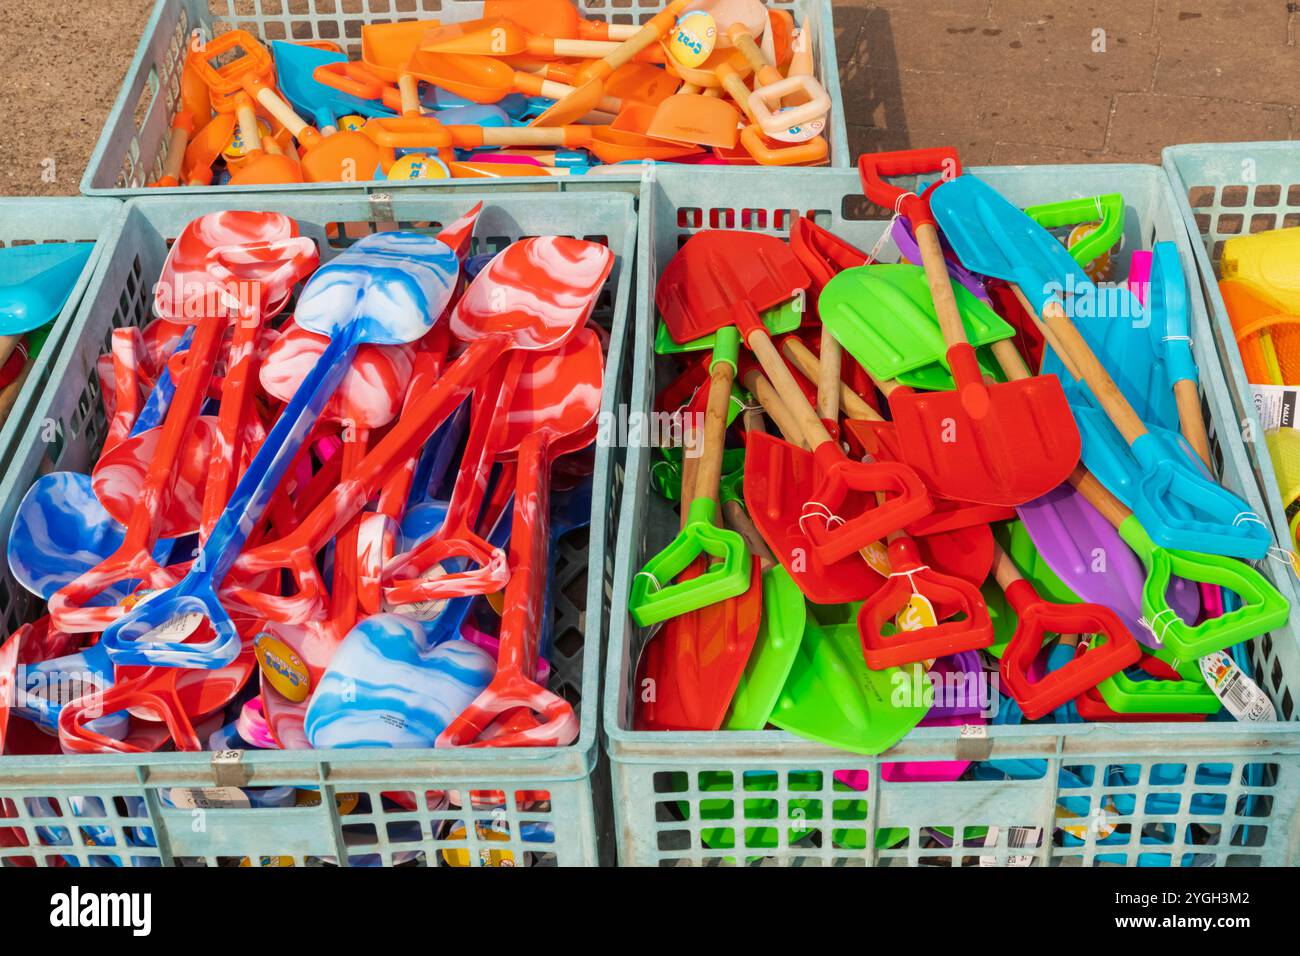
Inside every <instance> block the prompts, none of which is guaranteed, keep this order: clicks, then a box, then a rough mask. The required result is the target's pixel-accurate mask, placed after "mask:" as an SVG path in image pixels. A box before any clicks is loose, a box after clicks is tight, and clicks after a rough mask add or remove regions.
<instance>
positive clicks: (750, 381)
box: [740, 368, 808, 451]
mask: <svg viewBox="0 0 1300 956" xmlns="http://www.w3.org/2000/svg"><path fill="white" fill-rule="evenodd" d="M740 383H741V384H742V385H744V386H745V388H747V389H749V390H750V391H751V392H753V393H754V397H755V398H757V399H758V403H759V404H760V405H762V406H763V411H765V412H767V415H768V417H769V418H771V419H772V421H773V423H775V425H776V429H777V431H779V432H780V433H781V437H782V438H784V439H785V440H786V441H788V442H789V443H790V444H792V445H797V446H799V447H800V448H802V449H803V450H804V451H808V443H807V442H806V441H804V438H803V435H802V434H801V433H800V432H799V424H798V423H797V422H796V421H795V420H794V419H793V418H791V417H790V413H789V412H788V411H786V408H785V405H784V404H782V402H781V397H780V396H779V395H777V394H776V389H774V388H773V387H772V383H771V382H769V381H768V380H767V379H766V378H765V377H764V376H763V373H762V372H760V371H759V370H758V369H756V368H754V369H750V370H749V371H748V372H746V373H745V374H744V375H742V376H741V378H740Z"/></svg>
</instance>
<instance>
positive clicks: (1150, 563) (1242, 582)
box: [1116, 516, 1291, 709]
mask: <svg viewBox="0 0 1300 956" xmlns="http://www.w3.org/2000/svg"><path fill="white" fill-rule="evenodd" d="M1119 534H1120V537H1121V538H1123V539H1124V541H1125V543H1126V544H1128V546H1129V547H1130V548H1132V549H1133V550H1134V551H1136V552H1137V554H1138V556H1139V557H1140V558H1141V559H1142V562H1143V564H1145V565H1146V567H1147V577H1146V581H1145V582H1144V584H1143V586H1142V613H1143V615H1144V616H1145V618H1146V621H1147V623H1148V625H1149V626H1150V628H1151V630H1152V632H1153V633H1154V634H1155V636H1156V639H1157V640H1158V641H1159V642H1160V644H1161V645H1162V646H1163V647H1165V648H1167V649H1168V650H1169V651H1170V652H1171V653H1172V654H1173V655H1174V656H1176V657H1177V659H1178V660H1180V661H1184V662H1188V661H1195V660H1196V659H1198V658H1200V657H1204V656H1205V655H1206V654H1212V653H1214V652H1215V651H1221V650H1226V649H1227V648H1229V647H1232V646H1233V645H1234V644H1239V643H1241V642H1242V641H1248V640H1252V639H1253V638H1256V637H1259V636H1261V635H1263V634H1265V633H1267V632H1268V631H1270V630H1272V629H1273V628H1275V627H1281V626H1282V625H1283V624H1285V623H1286V620H1287V617H1288V616H1289V615H1290V610H1291V608H1290V604H1289V603H1288V602H1287V600H1286V598H1284V597H1282V595H1281V594H1279V593H1278V591H1277V589H1276V588H1274V587H1273V585H1271V584H1269V582H1268V581H1267V580H1266V579H1265V578H1264V576H1263V575H1261V574H1260V573H1259V572H1258V571H1256V570H1255V569H1254V568H1252V567H1251V566H1250V565H1248V564H1243V563H1242V562H1240V561H1234V560H1232V559H1231V558H1225V557H1221V556H1219V555H1214V554H1199V553H1196V552H1191V551H1178V550H1173V549H1169V548H1161V547H1157V546H1156V545H1155V544H1153V543H1152V541H1151V538H1150V536H1148V535H1147V533H1146V531H1145V530H1144V529H1143V527H1142V525H1141V524H1140V523H1139V522H1138V520H1137V518H1136V517H1133V516H1130V517H1129V518H1128V519H1126V520H1125V521H1124V522H1123V523H1122V524H1121V525H1120V527H1119ZM1175 577H1179V578H1183V579H1185V580H1188V581H1192V582H1195V583H1203V584H1211V585H1217V586H1218V587H1221V588H1224V589H1226V590H1228V591H1231V592H1233V593H1234V594H1236V595H1237V597H1238V598H1239V600H1240V603H1241V606H1240V607H1237V608H1235V609H1234V610H1232V611H1229V612H1228V613H1227V614H1224V615H1222V616H1221V617H1215V618H1209V619H1207V620H1205V621H1202V622H1201V623H1200V624H1195V625H1192V624H1188V623H1187V622H1186V621H1184V620H1183V619H1182V618H1181V617H1180V616H1179V615H1178V614H1177V612H1175V611H1174V609H1173V608H1172V607H1170V605H1169V601H1168V597H1167V595H1168V593H1169V587H1170V583H1171V582H1172V580H1173V579H1174V578H1175ZM1116 709H1118V708H1116Z"/></svg>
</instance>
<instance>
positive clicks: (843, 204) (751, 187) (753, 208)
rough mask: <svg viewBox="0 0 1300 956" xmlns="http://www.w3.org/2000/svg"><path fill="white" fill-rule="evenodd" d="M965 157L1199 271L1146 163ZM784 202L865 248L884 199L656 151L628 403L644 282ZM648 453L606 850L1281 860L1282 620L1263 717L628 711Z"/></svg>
mask: <svg viewBox="0 0 1300 956" xmlns="http://www.w3.org/2000/svg"><path fill="white" fill-rule="evenodd" d="M973 172H974V174H975V175H978V176H980V177H981V178H983V179H985V180H987V181H988V182H989V183H990V184H991V185H993V186H994V187H996V188H997V189H998V190H999V191H1000V192H1002V193H1003V194H1004V195H1006V196H1007V197H1008V198H1009V199H1011V200H1012V201H1013V202H1015V203H1017V204H1019V205H1021V206H1027V205H1030V204H1034V203H1041V202H1047V201H1050V200H1059V199H1067V198H1073V197H1083V196H1092V195H1097V194H1101V193H1110V192H1120V193H1122V194H1123V195H1124V198H1125V203H1126V207H1127V208H1126V225H1125V233H1124V237H1123V243H1124V248H1125V249H1129V250H1132V249H1141V248H1150V247H1151V244H1152V242H1153V241H1156V240H1173V241H1175V242H1176V243H1177V244H1178V248H1179V251H1180V254H1181V259H1182V265H1183V269H1184V270H1185V272H1186V274H1187V275H1189V276H1194V275H1195V271H1194V270H1195V266H1194V262H1193V253H1192V249H1191V245H1190V243H1189V241H1188V239H1187V236H1186V233H1185V230H1184V229H1183V225H1182V220H1181V217H1180V216H1179V214H1178V212H1177V208H1176V205H1175V202H1174V197H1173V195H1172V193H1171V192H1170V190H1169V184H1168V181H1167V179H1166V178H1165V176H1164V174H1163V172H1162V171H1161V170H1160V169H1159V167H1156V166H1136V165H1124V166H1119V165H1096V166H1030V167H1017V168H1010V167H992V168H984V169H975V170H973ZM799 212H804V213H809V214H812V215H814V216H815V218H816V219H817V221H818V222H819V223H821V224H822V225H824V226H826V227H828V228H830V229H832V230H834V231H835V232H836V233H838V234H840V235H842V236H844V238H846V239H848V240H849V241H850V242H853V243H854V244H856V245H857V246H858V247H859V248H862V249H871V248H872V246H873V245H874V244H875V242H876V240H877V238H878V237H879V236H880V235H881V234H882V232H883V229H884V227H885V223H884V222H883V221H881V220H880V219H867V218H864V216H866V215H871V214H873V213H874V214H878V213H879V211H878V210H871V209H869V208H868V206H867V204H866V203H865V202H864V201H862V199H861V197H860V186H859V183H858V178H857V176H856V173H855V172H850V171H838V170H807V171H803V172H801V173H800V174H799V175H798V177H797V178H791V177H775V176H773V175H772V174H771V173H768V172H767V171H762V170H759V171H748V170H744V171H737V170H729V171H727V173H726V175H725V176H718V175H714V174H713V173H712V172H710V171H693V172H691V173H688V174H685V175H682V174H679V172H678V171H677V170H672V169H665V170H661V171H660V172H659V175H658V176H657V178H656V180H655V182H654V183H653V184H648V185H647V187H646V189H645V192H644V194H643V198H642V202H641V222H640V229H641V241H640V252H639V265H638V276H637V283H638V311H637V326H636V360H635V367H636V376H637V378H636V382H635V383H634V385H633V388H632V402H633V408H634V409H636V410H640V411H642V412H648V411H649V409H650V408H651V403H652V400H653V396H654V394H655V391H656V370H657V369H656V366H657V361H656V357H655V355H654V352H653V347H652V338H653V322H654V319H655V316H654V310H653V301H654V300H653V291H654V283H655V279H656V277H657V276H658V275H659V273H660V271H661V269H662V268H663V265H664V263H665V262H666V261H667V260H668V258H669V257H670V256H671V255H672V254H673V253H674V252H675V251H676V250H677V249H678V248H679V246H680V244H681V242H682V241H683V240H684V239H685V238H686V237H688V236H689V235H690V234H692V233H694V232H696V231H697V230H700V229H705V228H723V229H747V230H755V231H758V232H765V233H773V234H777V235H785V234H787V233H788V230H789V227H790V223H791V219H792V217H793V216H794V215H797V214H798V213H799ZM881 257H882V258H885V259H889V258H897V250H896V249H895V248H894V247H893V246H892V244H891V245H888V246H886V247H885V250H884V251H882V253H881ZM1116 259H1117V260H1120V261H1117V272H1118V274H1117V275H1116V278H1118V279H1122V278H1123V270H1124V269H1125V268H1126V267H1127V261H1126V260H1127V257H1126V256H1121V257H1116ZM1192 335H1193V338H1194V340H1195V342H1194V349H1195V355H1196V359H1197V362H1198V364H1199V365H1200V369H1201V387H1202V405H1203V409H1204V410H1205V411H1206V412H1207V413H1208V415H1209V420H1210V421H1211V423H1212V424H1211V443H1212V447H1213V455H1214V460H1215V462H1216V464H1217V465H1218V466H1219V468H1220V470H1221V472H1222V474H1223V481H1224V483H1225V484H1226V485H1227V486H1228V487H1230V488H1231V489H1232V490H1234V491H1236V492H1237V493H1238V494H1241V495H1242V496H1243V497H1244V498H1245V499H1246V501H1247V502H1249V503H1250V504H1251V505H1252V506H1253V507H1255V508H1257V509H1259V508H1262V507H1263V504H1262V502H1261V501H1260V497H1259V492H1258V489H1257V488H1256V487H1255V483H1254V479H1253V477H1252V474H1251V470H1250V466H1249V462H1248V459H1247V456H1246V450H1245V449H1244V448H1243V447H1242V444H1241V441H1240V435H1239V432H1238V430H1237V429H1236V427H1235V424H1234V423H1235V421H1236V419H1235V415H1234V412H1233V409H1232V404H1231V401H1230V399H1229V393H1228V390H1227V386H1226V385H1225V384H1224V381H1223V376H1222V372H1221V370H1220V368H1219V365H1218V361H1217V359H1216V357H1215V351H1214V348H1213V345H1212V344H1211V342H1212V340H1211V338H1210V331H1209V319H1208V316H1207V314H1206V311H1205V309H1204V306H1203V304H1202V303H1200V301H1199V300H1198V299H1197V298H1196V297H1193V325H1192ZM665 371H666V368H665ZM1216 426H1217V427H1216ZM653 455H654V451H653V449H651V448H649V447H633V448H631V449H629V451H628V459H627V483H626V485H625V487H624V496H623V512H622V515H621V516H620V519H619V527H620V532H619V552H618V562H617V568H616V571H615V583H614V594H613V599H612V600H613V607H612V609H611V623H610V641H609V652H608V662H607V669H606V674H605V688H606V696H605V703H604V720H605V732H606V735H607V749H608V752H609V758H610V766H611V777H612V782H613V795H614V807H615V816H616V823H617V826H616V830H615V832H616V833H617V835H618V856H619V860H620V862H621V863H622V864H625V865H636V866H681V865H715V866H716V865H755V864H758V865H812V866H821V865H824V866H852V865H859V866H860V865H877V866H899V865H927V864H928V865H937V866H988V865H993V866H1001V865H1033V866H1049V865H1055V866H1103V865H1128V866H1134V865H1147V866H1212V865H1278V864H1282V863H1285V862H1288V861H1294V860H1295V854H1296V849H1297V841H1298V833H1297V827H1298V826H1300V814H1297V800H1298V799H1300V789H1298V788H1300V725H1298V724H1296V723H1294V721H1295V720H1296V719H1297V713H1296V710H1297V708H1296V701H1297V700H1298V699H1300V697H1298V694H1300V647H1298V645H1297V641H1296V634H1295V631H1294V629H1293V628H1292V627H1287V628H1285V629H1282V630H1279V631H1275V632H1273V633H1272V634H1270V635H1266V636H1264V637H1261V638H1259V639H1257V640H1255V641H1254V642H1252V647H1251V649H1250V652H1251V653H1250V657H1251V662H1252V664H1253V668H1254V673H1255V675H1256V676H1257V679H1258V680H1259V682H1260V684H1261V685H1262V686H1264V687H1265V688H1266V690H1267V691H1268V693H1269V694H1270V696H1271V697H1272V699H1273V701H1274V703H1275V704H1276V705H1277V707H1278V712H1279V714H1280V716H1281V718H1282V719H1281V720H1280V721H1278V722H1276V723H1270V724H1256V725H1253V726H1245V725H1240V724H1236V723H1231V722H1229V723H1206V724H1169V723H1165V724H1105V723H1098V724H1075V725H1060V726H1056V725H1046V726H1044V725H1035V726H1015V727H991V726H990V727H987V728H983V729H973V730H970V731H964V730H963V729H960V728H955V727H954V728H924V729H921V730H917V731H914V732H913V733H911V734H910V735H908V737H907V738H906V739H905V740H904V741H903V742H901V743H900V744H899V745H898V746H896V747H895V748H893V749H892V750H890V751H889V752H888V753H887V754H884V755H880V756H877V757H873V758H868V757H862V756H858V755H854V754H850V753H846V752H844V751H840V750H836V749H834V748H830V747H826V746H823V745H820V744H815V743H812V742H810V741H806V740H803V739H801V738H799V737H796V736H793V735H791V734H788V733H784V732H780V731H776V730H769V731H763V732H757V733H755V732H746V733H727V732H715V733H703V732H698V733H685V732H667V733H649V732H637V731H633V730H631V729H630V727H631V713H632V697H631V693H632V691H633V688H632V687H631V682H632V678H633V676H634V674H635V666H636V661H637V658H638V656H639V654H640V652H641V650H642V647H643V645H644V642H645V639H646V633H645V632H644V631H642V630H639V629H638V628H637V627H636V626H635V625H634V624H633V622H632V621H631V619H630V618H629V616H628V615H627V613H626V610H625V608H626V606H627V597H628V593H629V589H630V585H631V581H632V578H633V576H634V575H635V573H636V571H637V569H638V568H640V567H641V566H642V565H643V563H644V561H645V559H646V558H647V557H648V556H649V555H650V554H653V553H655V552H656V551H658V550H659V548H660V547H662V546H663V544H665V543H666V542H667V541H668V540H670V539H671V538H672V537H673V535H674V534H675V532H676V529H677V517H676V515H675V514H674V513H673V512H672V511H671V510H670V508H669V507H668V505H667V504H666V503H665V502H664V501H662V499H660V498H659V496H658V495H656V494H655V492H654V491H653V489H652V486H651V482H650V477H649V467H650V464H651V462H652V461H653ZM1276 569H1277V566H1276V565H1275V566H1273V567H1272V568H1267V569H1266V570H1268V571H1270V572H1275V571H1276ZM953 760H960V761H970V762H972V764H973V765H974V766H973V767H972V768H971V769H970V770H969V771H968V773H967V777H972V776H975V775H979V778H978V779H963V780H960V781H956V782H952V783H937V782H906V783H902V782H889V781H883V780H882V779H881V774H880V768H881V765H882V764H884V763H889V762H893V761H918V762H925V761H953ZM861 770H866V771H868V773H869V776H868V781H867V786H866V788H865V789H863V790H854V789H850V788H849V787H847V786H845V785H844V784H842V783H839V782H837V780H836V773H837V772H841V771H861ZM1008 771H1011V776H1006V774H1007V773H1008ZM1058 816H1073V817H1077V818H1080V819H1079V820H1078V821H1077V822H1071V823H1070V824H1069V825H1070V826H1072V827H1077V828H1079V829H1078V833H1077V835H1075V834H1071V833H1069V832H1065V831H1060V830H1058V829H1057V827H1058V825H1059V821H1058ZM1090 827H1091V829H1090Z"/></svg>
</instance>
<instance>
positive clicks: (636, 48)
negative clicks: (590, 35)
mask: <svg viewBox="0 0 1300 956" xmlns="http://www.w3.org/2000/svg"><path fill="white" fill-rule="evenodd" d="M689 2H690V0H673V2H672V3H670V4H668V6H666V7H664V9H662V10H660V11H659V12H658V13H656V14H655V15H654V16H653V17H651V18H650V19H649V20H647V21H646V22H645V24H644V25H643V26H642V27H641V29H639V30H637V31H636V33H634V34H632V36H630V37H628V38H627V39H626V40H624V41H623V42H622V43H620V44H619V45H618V49H616V50H615V51H614V52H613V53H610V54H609V55H608V56H606V57H605V58H604V59H601V60H597V61H595V62H594V63H591V64H589V65H588V66H586V67H584V68H583V70H582V73H581V76H582V79H583V81H584V82H585V81H587V80H591V79H594V78H596V77H600V78H601V79H604V78H605V77H607V76H609V75H610V74H611V73H613V72H614V71H615V70H617V69H618V68H619V67H620V66H622V65H623V64H625V63H628V62H630V61H631V60H632V58H633V57H635V56H636V55H637V54H638V53H640V52H641V51H642V50H644V49H645V48H646V47H648V46H650V44H652V43H654V42H655V41H657V40H658V39H659V38H660V37H661V36H663V35H664V34H665V33H667V32H668V29H669V28H670V27H671V26H672V25H673V23H674V21H676V19H677V16H678V14H680V13H681V12H682V11H683V10H684V9H686V5H687V3H689Z"/></svg>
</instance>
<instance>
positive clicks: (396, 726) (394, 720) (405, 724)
mask: <svg viewBox="0 0 1300 956" xmlns="http://www.w3.org/2000/svg"><path fill="white" fill-rule="evenodd" d="M495 670H496V664H495V663H494V662H493V660H492V657H491V655H489V654H488V653H487V652H486V651H484V650H482V649H480V648H478V647H475V646H474V645H473V644H471V643H469V642H468V641H464V640H460V639H456V640H451V641H444V642H443V643H441V644H439V645H438V646H437V647H434V648H432V649H430V648H429V645H428V638H427V637H426V636H425V633H424V629H423V628H422V627H421V626H420V624H419V623H418V622H416V621H412V620H410V619H409V618H405V617H402V616H400V615H398V614H376V615H375V616H374V617H370V618H367V619H366V620H364V621H362V622H361V623H360V624H358V625H357V626H356V627H354V628H353V629H352V630H351V631H350V632H348V636H347V637H345V638H344V639H343V643H341V644H340V645H339V648H338V651H336V652H335V654H334V659H333V660H332V661H331V662H330V666H329V668H328V669H327V670H326V671H325V673H324V674H323V675H321V679H320V682H319V683H318V684H317V685H316V691H315V693H314V694H313V695H312V698H311V703H310V704H308V706H307V716H306V719H305V721H304V725H303V729H304V731H305V732H306V734H307V739H308V741H310V743H311V745H312V746H313V747H316V748H318V749H320V748H325V747H432V746H433V744H434V741H435V740H436V739H437V737H438V735H439V734H440V733H442V731H443V730H444V729H445V728H446V726H447V725H448V724H449V723H451V721H452V720H454V719H455V718H456V717H457V716H458V715H459V714H460V712H461V711H463V710H464V709H465V708H466V707H467V706H469V704H470V703H471V702H472V701H473V700H474V698H476V697H477V696H478V695H479V694H480V693H482V691H483V690H484V688H486V687H487V685H488V682H489V681H491V679H492V675H493V673H494V672H495Z"/></svg>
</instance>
